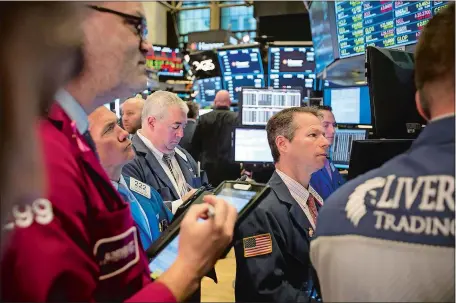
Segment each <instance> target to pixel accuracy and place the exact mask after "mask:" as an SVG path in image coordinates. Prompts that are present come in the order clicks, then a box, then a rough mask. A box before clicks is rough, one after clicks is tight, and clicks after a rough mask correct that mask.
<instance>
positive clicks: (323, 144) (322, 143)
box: [321, 136, 329, 149]
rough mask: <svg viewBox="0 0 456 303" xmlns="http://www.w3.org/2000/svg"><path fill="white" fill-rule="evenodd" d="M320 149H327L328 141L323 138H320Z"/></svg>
mask: <svg viewBox="0 0 456 303" xmlns="http://www.w3.org/2000/svg"><path fill="white" fill-rule="evenodd" d="M321 147H323V148H324V149H327V148H328V147H329V140H328V139H326V137H325V136H321Z"/></svg>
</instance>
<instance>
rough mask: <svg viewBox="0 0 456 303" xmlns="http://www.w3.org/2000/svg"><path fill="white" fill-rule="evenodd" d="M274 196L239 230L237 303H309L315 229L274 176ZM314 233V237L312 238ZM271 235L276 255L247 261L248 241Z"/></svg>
mask: <svg viewBox="0 0 456 303" xmlns="http://www.w3.org/2000/svg"><path fill="white" fill-rule="evenodd" d="M269 185H270V187H271V191H270V193H269V194H268V195H267V196H266V197H265V198H264V200H263V201H262V202H261V204H260V205H259V206H258V207H257V208H256V209H255V210H254V211H253V212H252V213H251V214H250V215H249V216H248V217H247V218H246V219H245V221H243V222H242V223H241V225H240V226H239V228H237V229H236V230H235V246H234V247H235V253H236V286H235V295H236V302H308V301H309V290H310V289H311V286H312V283H309V281H311V263H310V259H309V247H310V239H311V237H312V235H313V230H312V225H311V224H310V222H309V220H308V219H307V217H306V215H305V214H304V212H303V211H302V209H301V207H300V206H299V204H298V203H297V202H296V201H295V200H294V199H293V197H292V196H291V194H290V192H289V190H288V188H287V187H286V185H285V183H283V181H282V179H281V178H280V176H279V175H278V174H277V173H276V172H274V174H273V175H272V177H271V179H270V180H269ZM309 231H310V235H309ZM263 234H270V235H271V240H272V252H271V253H268V254H264V255H260V256H255V257H249V258H246V257H244V241H243V239H244V238H248V237H253V236H255V235H263Z"/></svg>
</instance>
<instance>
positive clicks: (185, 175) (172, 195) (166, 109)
mask: <svg viewBox="0 0 456 303" xmlns="http://www.w3.org/2000/svg"><path fill="white" fill-rule="evenodd" d="M187 112H188V107H187V105H186V104H185V102H184V101H182V100H181V99H180V98H179V97H178V96H177V95H176V94H174V93H171V92H166V91H157V92H154V93H153V94H152V95H150V96H149V97H148V98H147V100H146V101H145V104H144V109H143V113H142V127H141V129H140V130H138V131H137V132H136V135H134V136H133V138H132V142H133V147H134V149H135V152H136V157H135V159H134V160H133V161H131V162H130V163H128V164H127V165H125V167H124V168H123V170H122V174H123V175H126V176H130V177H133V178H135V179H137V180H139V181H141V182H144V183H146V184H148V185H150V186H152V187H153V188H154V189H155V190H156V191H158V193H159V194H160V196H161V197H162V199H163V201H165V205H166V206H167V207H168V208H169V209H170V210H171V211H172V213H173V214H174V213H175V212H176V210H177V208H178V207H179V206H180V205H182V203H183V201H186V200H187V199H188V198H189V197H191V196H192V195H193V193H194V192H195V191H196V188H198V187H201V186H205V185H208V181H207V176H206V174H205V173H204V172H203V171H201V170H199V169H198V165H197V164H196V162H195V160H194V159H193V158H192V156H191V155H190V154H189V153H188V152H187V151H186V150H185V149H183V148H181V147H180V146H178V144H179V142H180V140H181V139H182V137H183V136H184V128H185V126H186V125H187Z"/></svg>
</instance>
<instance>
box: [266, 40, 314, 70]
mask: <svg viewBox="0 0 456 303" xmlns="http://www.w3.org/2000/svg"><path fill="white" fill-rule="evenodd" d="M268 55H269V60H268V70H269V73H275V74H277V73H313V72H314V71H315V52H314V48H313V47H305V46H284V47H278V46H270V47H269V49H268Z"/></svg>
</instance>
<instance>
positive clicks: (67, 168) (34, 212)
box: [1, 104, 175, 302]
mask: <svg viewBox="0 0 456 303" xmlns="http://www.w3.org/2000/svg"><path fill="white" fill-rule="evenodd" d="M39 133H40V136H41V142H42V144H43V150H44V161H45V166H46V168H47V173H48V176H47V181H48V195H47V200H46V199H43V200H37V201H35V202H34V203H33V204H32V206H31V207H28V208H27V207H26V208H23V209H20V210H17V209H16V210H15V211H14V210H13V211H12V218H13V220H12V221H11V223H10V224H9V225H8V228H7V230H6V231H5V230H4V231H3V240H5V241H7V242H6V245H5V246H4V247H3V248H2V249H3V251H2V258H1V281H2V282H1V287H2V289H1V301H22V302H26V301H35V302H37V301H38V302H43V301H50V300H59V301H62V302H63V301H85V302H88V301H134V302H175V298H174V296H173V295H172V293H171V292H170V291H169V290H168V288H167V287H166V286H165V285H163V284H161V283H159V282H154V283H152V282H151V280H150V274H149V270H148V262H147V258H146V256H145V254H144V252H143V249H142V247H141V244H140V241H139V236H138V232H137V230H136V227H135V225H134V222H133V219H132V216H131V213H130V208H129V206H128V204H127V203H125V202H123V201H122V199H121V198H120V196H119V195H118V193H117V191H116V190H115V189H114V188H113V187H112V185H111V182H110V181H109V179H108V177H107V175H106V173H105V172H104V170H103V168H102V167H101V165H100V163H99V161H98V159H97V157H96V155H95V153H94V152H93V151H92V150H90V148H88V146H87V144H86V143H85V142H86V141H85V140H84V137H83V136H81V135H80V134H79V133H78V131H77V130H76V127H75V125H74V123H72V121H70V119H69V117H68V116H67V115H66V114H65V112H64V111H63V109H62V108H61V107H60V106H59V105H57V104H55V105H53V107H52V109H51V112H50V114H49V118H48V119H47V120H44V121H42V122H41V123H40V126H39ZM24 186H26V184H24ZM49 201H50V202H49ZM2 242H4V241H2ZM4 243H5V242H4Z"/></svg>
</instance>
